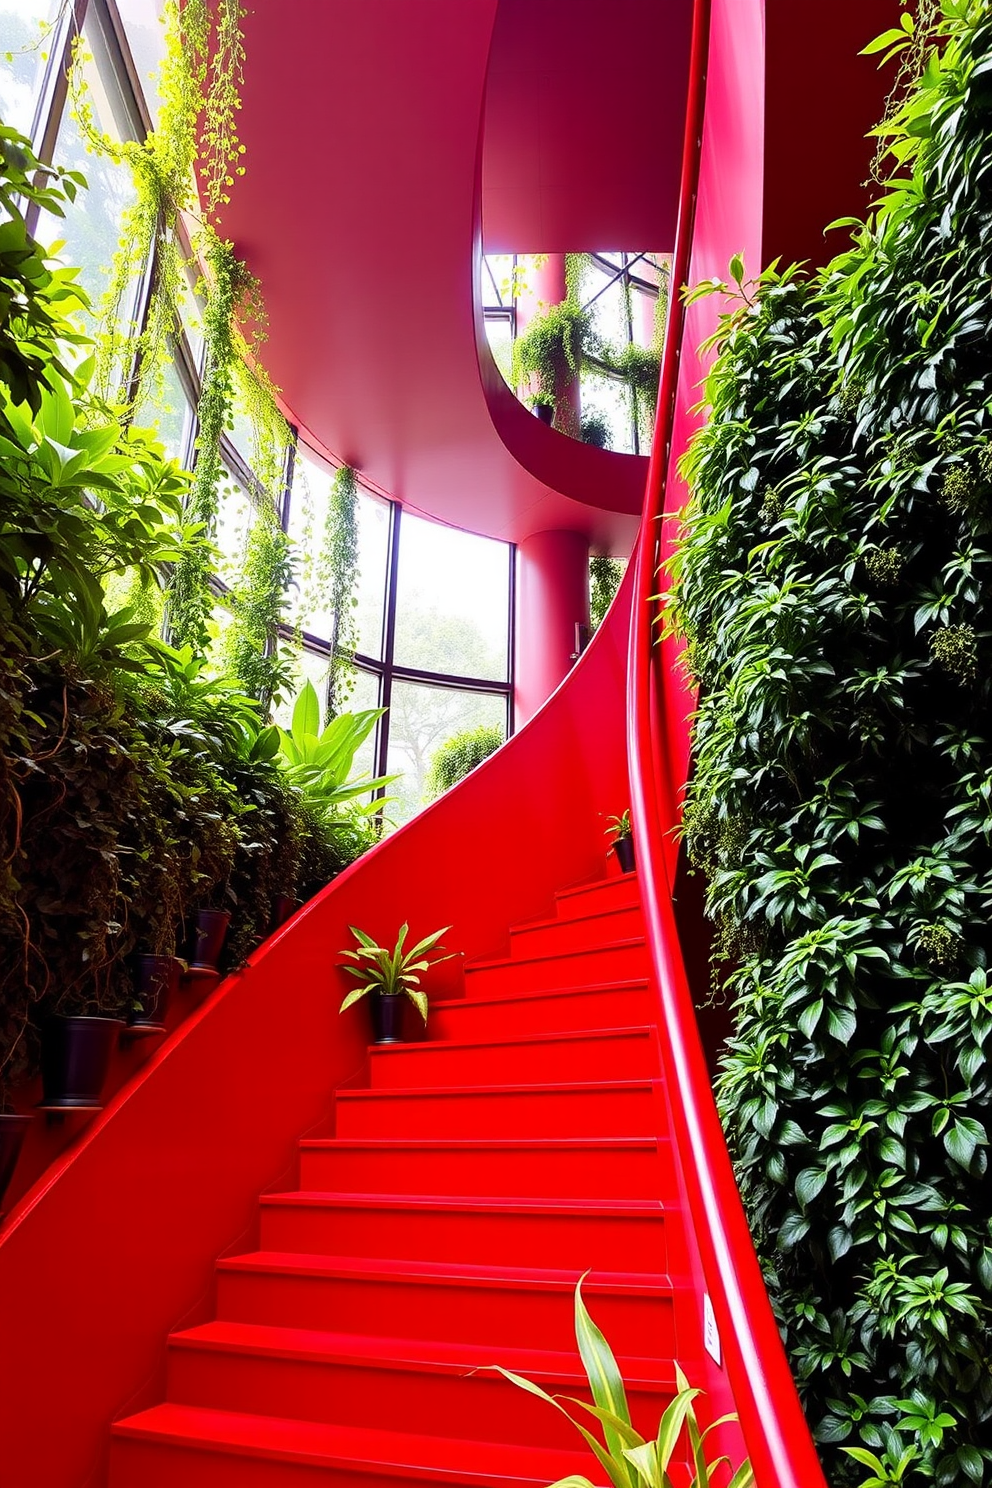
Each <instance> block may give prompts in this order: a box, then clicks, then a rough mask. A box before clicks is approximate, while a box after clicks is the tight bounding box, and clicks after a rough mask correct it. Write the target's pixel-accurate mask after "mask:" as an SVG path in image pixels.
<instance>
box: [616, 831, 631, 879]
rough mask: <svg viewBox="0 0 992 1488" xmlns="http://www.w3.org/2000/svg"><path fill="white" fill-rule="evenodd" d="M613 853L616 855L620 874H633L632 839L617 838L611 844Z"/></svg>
mask: <svg viewBox="0 0 992 1488" xmlns="http://www.w3.org/2000/svg"><path fill="white" fill-rule="evenodd" d="M613 851H614V852H615V853H616V855H617V862H618V863H619V864H620V871H621V873H633V871H634V839H633V837H618V838H617V840H616V842H614V844H613Z"/></svg>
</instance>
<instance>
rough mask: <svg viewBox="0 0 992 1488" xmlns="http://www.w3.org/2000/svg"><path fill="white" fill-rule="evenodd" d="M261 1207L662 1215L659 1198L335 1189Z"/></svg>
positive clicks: (274, 1199)
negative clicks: (547, 1197) (367, 1191)
mask: <svg viewBox="0 0 992 1488" xmlns="http://www.w3.org/2000/svg"><path fill="white" fill-rule="evenodd" d="M259 1202H260V1203H261V1204H262V1205H263V1207H266V1208H271V1207H279V1208H296V1209H357V1208H361V1209H414V1210H432V1211H436V1212H448V1211H451V1210H457V1211H458V1212H459V1213H464V1212H469V1213H480V1214H490V1213H492V1212H493V1211H494V1210H498V1211H499V1212H500V1213H503V1214H538V1215H548V1214H566V1215H573V1216H574V1215H585V1214H599V1215H603V1216H605V1217H607V1218H613V1217H630V1216H636V1215H655V1214H663V1213H664V1212H665V1206H664V1204H663V1203H662V1201H661V1200H660V1199H594V1198H591V1199H585V1198H577V1199H568V1198H555V1199H543V1198H540V1199H535V1198H529V1197H522V1198H507V1197H506V1196H505V1195H495V1196H493V1197H487V1196H484V1195H479V1194H408V1193H388V1194H384V1193H346V1192H342V1191H341V1190H338V1189H333V1190H330V1191H325V1190H323V1189H291V1190H287V1191H286V1192H284V1193H269V1194H262V1195H261V1198H260V1200H259Z"/></svg>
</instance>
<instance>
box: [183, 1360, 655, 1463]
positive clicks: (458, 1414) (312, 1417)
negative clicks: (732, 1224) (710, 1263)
mask: <svg viewBox="0 0 992 1488" xmlns="http://www.w3.org/2000/svg"><path fill="white" fill-rule="evenodd" d="M490 1362H491V1356H489V1355H487V1354H486V1353H485V1352H480V1355H479V1367H480V1369H481V1366H483V1365H485V1364H488V1363H490ZM576 1362H578V1361H577V1360H576ZM470 1368H471V1366H469V1365H466V1366H465V1369H464V1371H462V1372H461V1373H434V1372H431V1371H427V1370H409V1369H403V1368H402V1367H401V1366H399V1365H396V1366H390V1365H386V1364H383V1365H379V1366H376V1367H375V1368H366V1367H363V1366H361V1365H356V1364H355V1363H354V1362H353V1361H338V1362H320V1363H316V1362H312V1361H305V1360H299V1359H274V1358H266V1357H263V1356H258V1355H252V1354H247V1353H245V1354H238V1353H234V1352H226V1351H225V1352H223V1353H220V1352H218V1351H216V1350H213V1349H196V1348H178V1347H177V1348H173V1349H171V1350H170V1357H169V1399H170V1400H172V1401H176V1402H178V1403H181V1404H184V1405H198V1406H207V1407H211V1408H212V1409H215V1410H232V1411H242V1412H245V1411H251V1412H255V1413H257V1414H258V1415H262V1416H285V1417H288V1418H290V1419H294V1420H301V1421H322V1422H327V1423H330V1424H336V1425H342V1426H368V1427H373V1428H375V1427H384V1428H386V1429H388V1430H390V1431H409V1432H412V1433H418V1432H419V1433H423V1432H430V1433H432V1434H434V1433H436V1434H438V1435H447V1436H460V1437H465V1438H467V1439H469V1440H474V1441H493V1442H497V1441H498V1442H509V1443H517V1444H519V1445H521V1446H539V1447H560V1448H562V1449H563V1450H565V1451H568V1450H569V1449H570V1448H574V1447H575V1446H576V1445H577V1442H576V1438H575V1433H574V1428H572V1427H570V1426H569V1424H568V1422H567V1421H566V1420H565V1419H564V1417H562V1416H560V1415H559V1414H558V1412H557V1411H555V1410H553V1409H552V1408H551V1407H550V1406H548V1405H546V1404H544V1402H543V1401H540V1400H535V1398H534V1397H533V1396H532V1395H528V1394H527V1393H526V1392H525V1391H523V1390H521V1389H519V1388H518V1387H517V1386H516V1385H511V1384H510V1382H509V1381H508V1380H505V1379H503V1378H502V1377H501V1376H500V1375H498V1374H496V1373H495V1372H492V1371H487V1370H483V1371H482V1372H479V1373H470V1372H469V1370H470ZM538 1383H540V1384H542V1385H543V1386H544V1388H545V1389H547V1390H548V1391H549V1392H550V1391H553V1390H556V1391H559V1392H562V1393H564V1394H567V1395H581V1396H582V1397H583V1398H585V1399H591V1397H590V1396H589V1394H588V1391H586V1390H583V1389H580V1388H579V1383H578V1381H577V1380H568V1381H565V1382H562V1381H560V1380H553V1381H546V1380H541V1379H539V1380H538ZM670 1399H671V1392H668V1393H667V1394H666V1393H665V1392H663V1391H662V1390H661V1389H658V1390H653V1391H644V1390H633V1389H631V1390H628V1400H629V1402H630V1408H631V1414H632V1419H633V1421H634V1424H635V1426H637V1427H638V1429H640V1430H641V1433H642V1435H645V1436H646V1435H648V1434H651V1435H654V1434H655V1433H656V1432H657V1429H658V1420H659V1417H660V1415H661V1412H662V1411H663V1410H664V1409H665V1406H666V1405H667V1404H668V1402H669V1400H670Z"/></svg>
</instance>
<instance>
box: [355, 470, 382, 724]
mask: <svg viewBox="0 0 992 1488" xmlns="http://www.w3.org/2000/svg"><path fill="white" fill-rule="evenodd" d="M388 563H389V502H388V501H380V500H379V498H378V497H377V496H370V495H369V494H368V492H367V491H359V493H358V587H357V590H356V594H355V598H356V599H357V600H358V606H357V608H356V610H355V621H356V627H355V628H356V637H357V639H356V647H355V649H356V650H357V651H360V652H361V653H362V655H363V656H375V657H377V658H378V657H381V656H382V632H383V624H384V620H385V614H386V568H387V565H388ZM373 706H374V705H373Z"/></svg>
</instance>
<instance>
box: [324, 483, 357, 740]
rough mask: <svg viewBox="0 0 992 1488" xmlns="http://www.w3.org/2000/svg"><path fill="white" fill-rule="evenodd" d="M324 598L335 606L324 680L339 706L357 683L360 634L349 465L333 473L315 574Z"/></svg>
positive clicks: (334, 708)
mask: <svg viewBox="0 0 992 1488" xmlns="http://www.w3.org/2000/svg"><path fill="white" fill-rule="evenodd" d="M314 578H315V582H316V583H317V584H318V585H319V589H320V593H321V595H322V597H323V602H324V603H325V604H326V605H327V606H328V608H329V609H330V610H331V611H332V612H333V619H332V621H331V637H330V639H331V670H330V676H329V678H328V684H327V712H328V717H329V718H333V717H334V715H335V714H336V713H339V712H340V711H341V705H342V703H344V702H345V700H346V699H347V698H348V696H349V694H350V693H351V691H352V688H353V687H354V685H355V644H356V641H357V639H358V633H357V626H356V623H355V607H356V605H357V604H358V598H357V595H356V592H355V591H356V588H357V585H358V485H357V483H356V480H355V472H354V470H353V469H352V468H351V466H350V465H342V466H341V467H340V468H339V469H338V470H336V471H335V473H334V479H333V480H332V482H331V492H330V500H329V501H328V504H327V516H326V519H325V522H324V531H323V534H322V537H321V544H320V553H319V556H318V559H317V564H316V567H315V574H314Z"/></svg>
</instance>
